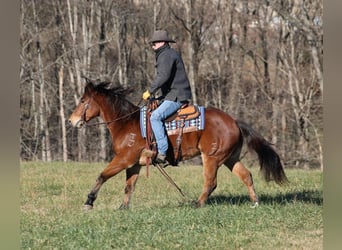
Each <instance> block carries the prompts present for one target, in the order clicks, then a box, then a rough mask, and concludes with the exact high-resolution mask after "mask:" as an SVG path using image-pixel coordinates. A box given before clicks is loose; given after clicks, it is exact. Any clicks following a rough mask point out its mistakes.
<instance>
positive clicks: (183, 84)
mask: <svg viewBox="0 0 342 250" xmlns="http://www.w3.org/2000/svg"><path fill="white" fill-rule="evenodd" d="M155 53H156V70H157V73H156V77H155V79H154V80H153V81H152V83H151V86H150V88H149V92H150V93H152V94H154V93H155V92H156V91H157V90H158V89H161V92H162V95H163V96H164V99H165V100H170V101H179V102H184V101H189V100H191V98H192V95H191V88H190V82H189V79H188V77H187V75H186V72H185V67H184V63H183V60H182V58H181V56H180V55H179V54H178V53H177V52H176V51H175V50H174V49H172V48H171V47H170V46H169V45H168V44H165V45H164V46H162V47H161V48H159V49H157V50H156V51H155Z"/></svg>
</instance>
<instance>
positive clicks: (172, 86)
mask: <svg viewBox="0 0 342 250" xmlns="http://www.w3.org/2000/svg"><path fill="white" fill-rule="evenodd" d="M149 43H150V44H151V46H152V48H153V50H154V52H155V54H156V76H155V78H154V80H153V81H152V83H151V86H150V87H149V89H148V90H147V91H145V92H144V93H143V99H144V100H147V99H149V98H150V95H151V94H153V95H154V94H155V93H156V91H157V90H158V89H161V94H162V96H161V100H162V103H161V104H160V105H159V107H158V108H157V109H155V110H154V111H153V112H152V115H151V118H150V120H151V126H152V130H153V133H154V136H155V138H156V143H157V149H158V154H157V157H156V159H155V160H154V161H155V162H156V163H159V164H163V165H165V166H166V165H167V164H168V162H167V161H166V153H167V149H168V138H167V135H166V131H165V127H164V120H165V119H166V118H167V117H169V116H170V115H172V114H173V113H175V112H176V111H177V110H178V109H179V108H180V107H181V106H182V104H184V103H188V102H189V101H190V100H191V88H190V83H189V79H188V77H187V74H186V71H185V67H184V63H183V60H182V57H181V55H180V54H179V53H178V52H176V51H175V50H174V49H172V48H171V47H170V45H169V43H175V41H174V40H172V39H171V38H169V36H168V33H167V32H166V31H165V30H156V31H155V32H154V33H153V35H152V38H151V39H150V41H149Z"/></svg>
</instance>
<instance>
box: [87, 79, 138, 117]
mask: <svg viewBox="0 0 342 250" xmlns="http://www.w3.org/2000/svg"><path fill="white" fill-rule="evenodd" d="M88 84H89V83H88ZM90 84H92V83H90ZM110 85H111V82H100V83H97V84H92V86H93V89H94V91H95V92H96V93H99V94H101V95H103V96H105V97H106V99H107V101H108V102H110V103H111V104H112V107H113V109H114V110H115V113H117V114H118V116H119V117H121V116H124V115H127V114H129V113H132V112H135V111H137V109H139V107H137V106H136V105H134V104H133V103H131V102H130V101H129V100H128V99H127V97H128V95H129V94H131V93H133V88H125V87H123V86H122V85H120V84H116V85H115V86H112V87H109V86H110ZM136 113H139V112H136Z"/></svg>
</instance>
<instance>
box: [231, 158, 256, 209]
mask: <svg viewBox="0 0 342 250" xmlns="http://www.w3.org/2000/svg"><path fill="white" fill-rule="evenodd" d="M225 165H227V166H228V168H229V169H230V170H231V171H232V172H233V173H234V174H235V175H237V176H238V177H239V178H240V179H241V181H242V182H243V183H244V184H245V185H246V187H247V189H248V193H249V197H250V199H251V201H252V203H253V204H254V206H258V204H259V200H258V197H257V195H256V193H255V190H254V185H253V177H252V174H251V172H250V171H249V170H248V169H247V168H246V167H245V166H244V165H243V164H242V163H241V162H240V161H237V162H235V164H227V163H226V164H225Z"/></svg>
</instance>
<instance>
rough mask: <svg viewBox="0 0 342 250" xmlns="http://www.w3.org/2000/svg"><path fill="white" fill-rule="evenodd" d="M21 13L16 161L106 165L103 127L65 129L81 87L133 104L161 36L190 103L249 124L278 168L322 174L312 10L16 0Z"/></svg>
mask: <svg viewBox="0 0 342 250" xmlns="http://www.w3.org/2000/svg"><path fill="white" fill-rule="evenodd" d="M20 13H21V15H20V19H21V20H20V25H21V27H20V44H21V52H20V64H21V67H20V80H21V83H20V91H21V93H20V105H21V117H20V118H21V131H20V132H21V133H20V145H21V150H20V158H21V160H42V161H67V160H75V161H107V160H109V159H110V158H111V157H112V155H111V154H112V153H111V141H110V138H109V136H108V134H107V133H108V132H107V129H106V127H105V126H97V127H89V128H87V127H86V128H83V129H79V130H76V129H72V128H71V127H70V126H68V124H67V122H66V120H67V118H68V116H69V115H70V113H71V112H72V110H73V108H74V107H75V105H76V104H77V103H78V101H79V98H80V96H81V94H82V92H83V87H84V79H83V78H82V77H83V76H86V77H88V78H90V79H98V80H102V81H103V80H106V81H111V82H112V83H113V84H117V83H120V84H122V85H124V86H129V87H133V88H134V89H135V92H134V93H133V94H132V96H131V99H130V100H131V101H132V102H133V103H135V104H137V103H138V102H139V100H140V97H141V94H142V92H143V91H144V90H145V89H146V88H147V86H148V85H149V84H150V80H151V79H152V77H153V76H154V60H155V59H154V53H153V51H152V50H151V48H150V46H149V44H148V42H147V41H148V39H149V38H150V36H151V34H152V32H153V30H155V29H160V28H162V29H166V30H167V31H168V32H169V33H170V35H171V37H172V38H174V39H175V40H176V41H177V43H176V44H174V45H173V47H174V48H176V49H177V50H178V51H180V53H181V54H182V56H183V59H184V61H185V64H186V68H187V71H188V74H189V78H190V81H191V84H192V89H193V94H194V102H195V103H198V104H200V105H205V106H216V107H218V108H220V109H223V110H224V111H226V112H228V113H230V114H232V115H233V116H235V117H238V118H240V119H243V120H245V121H246V122H248V123H250V124H252V125H253V127H254V128H256V129H257V130H258V131H260V133H261V134H262V135H264V136H265V137H266V138H267V139H268V140H270V141H271V142H272V143H274V144H275V147H276V148H277V151H278V152H279V153H280V155H281V157H282V159H283V161H284V164H285V165H288V166H296V167H302V168H313V167H320V168H323V159H322V137H323V125H322V123H323V115H322V112H323V110H322V105H323V104H322V95H323V77H322V72H323V66H322V65H323V64H322V57H323V19H322V16H323V1H322V0H310V1H299V0H288V1H281V0H275V1H267V0H254V1H237V0H224V1H220V0H215V1H209V0H199V1H193V0H182V1H176V0H170V1H162V0H144V1H138V0H135V1H133V0H130V1H115V0H97V1H77V0H51V1H38V0H32V1H26V0H21V12H20Z"/></svg>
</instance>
